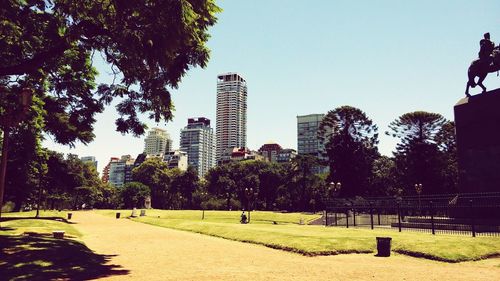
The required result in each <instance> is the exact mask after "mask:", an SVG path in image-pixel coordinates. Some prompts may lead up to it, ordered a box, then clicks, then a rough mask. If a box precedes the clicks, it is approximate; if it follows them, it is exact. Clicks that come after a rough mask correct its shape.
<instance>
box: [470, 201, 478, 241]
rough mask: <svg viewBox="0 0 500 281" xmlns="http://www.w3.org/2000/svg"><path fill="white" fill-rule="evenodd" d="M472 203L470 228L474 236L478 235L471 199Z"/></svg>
mask: <svg viewBox="0 0 500 281" xmlns="http://www.w3.org/2000/svg"><path fill="white" fill-rule="evenodd" d="M469 203H470V216H471V218H470V229H471V231H472V237H476V223H475V221H474V208H473V206H472V200H469Z"/></svg>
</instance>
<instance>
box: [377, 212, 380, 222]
mask: <svg viewBox="0 0 500 281" xmlns="http://www.w3.org/2000/svg"><path fill="white" fill-rule="evenodd" d="M377 219H378V220H377V221H378V225H380V208H377Z"/></svg>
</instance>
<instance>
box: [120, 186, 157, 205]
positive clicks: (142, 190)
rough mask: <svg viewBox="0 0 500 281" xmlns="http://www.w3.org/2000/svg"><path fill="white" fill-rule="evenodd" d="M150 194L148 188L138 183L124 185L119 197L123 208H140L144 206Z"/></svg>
mask: <svg viewBox="0 0 500 281" xmlns="http://www.w3.org/2000/svg"><path fill="white" fill-rule="evenodd" d="M150 193H151V191H150V189H149V187H148V186H146V185H144V184H142V183H140V182H129V183H126V184H125V186H124V187H123V189H122V190H120V195H121V197H122V200H123V204H124V205H125V208H130V209H131V208H142V207H143V206H144V203H145V200H146V197H147V196H149V195H150Z"/></svg>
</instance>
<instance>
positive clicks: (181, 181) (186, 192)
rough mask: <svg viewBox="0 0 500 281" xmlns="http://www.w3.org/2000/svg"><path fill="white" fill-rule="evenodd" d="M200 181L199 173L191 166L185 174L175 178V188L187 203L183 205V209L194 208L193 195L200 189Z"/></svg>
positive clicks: (173, 182) (173, 183)
mask: <svg viewBox="0 0 500 281" xmlns="http://www.w3.org/2000/svg"><path fill="white" fill-rule="evenodd" d="M198 181H199V179H198V172H197V171H196V169H195V168H194V167H193V166H189V167H188V168H187V170H186V171H185V172H183V173H182V174H180V175H179V176H177V177H175V178H174V180H173V181H172V185H173V186H174V187H173V188H174V189H175V190H177V191H178V192H179V194H180V196H182V198H184V199H185V201H186V204H185V205H184V204H181V209H184V208H187V209H191V208H193V206H194V205H193V193H194V192H195V191H196V190H197V189H198V188H199V183H198ZM181 201H183V200H181ZM181 203H182V202H181Z"/></svg>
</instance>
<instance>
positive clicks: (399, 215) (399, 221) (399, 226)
mask: <svg viewBox="0 0 500 281" xmlns="http://www.w3.org/2000/svg"><path fill="white" fill-rule="evenodd" d="M398 229H399V232H401V206H400V204H399V203H398Z"/></svg>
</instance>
